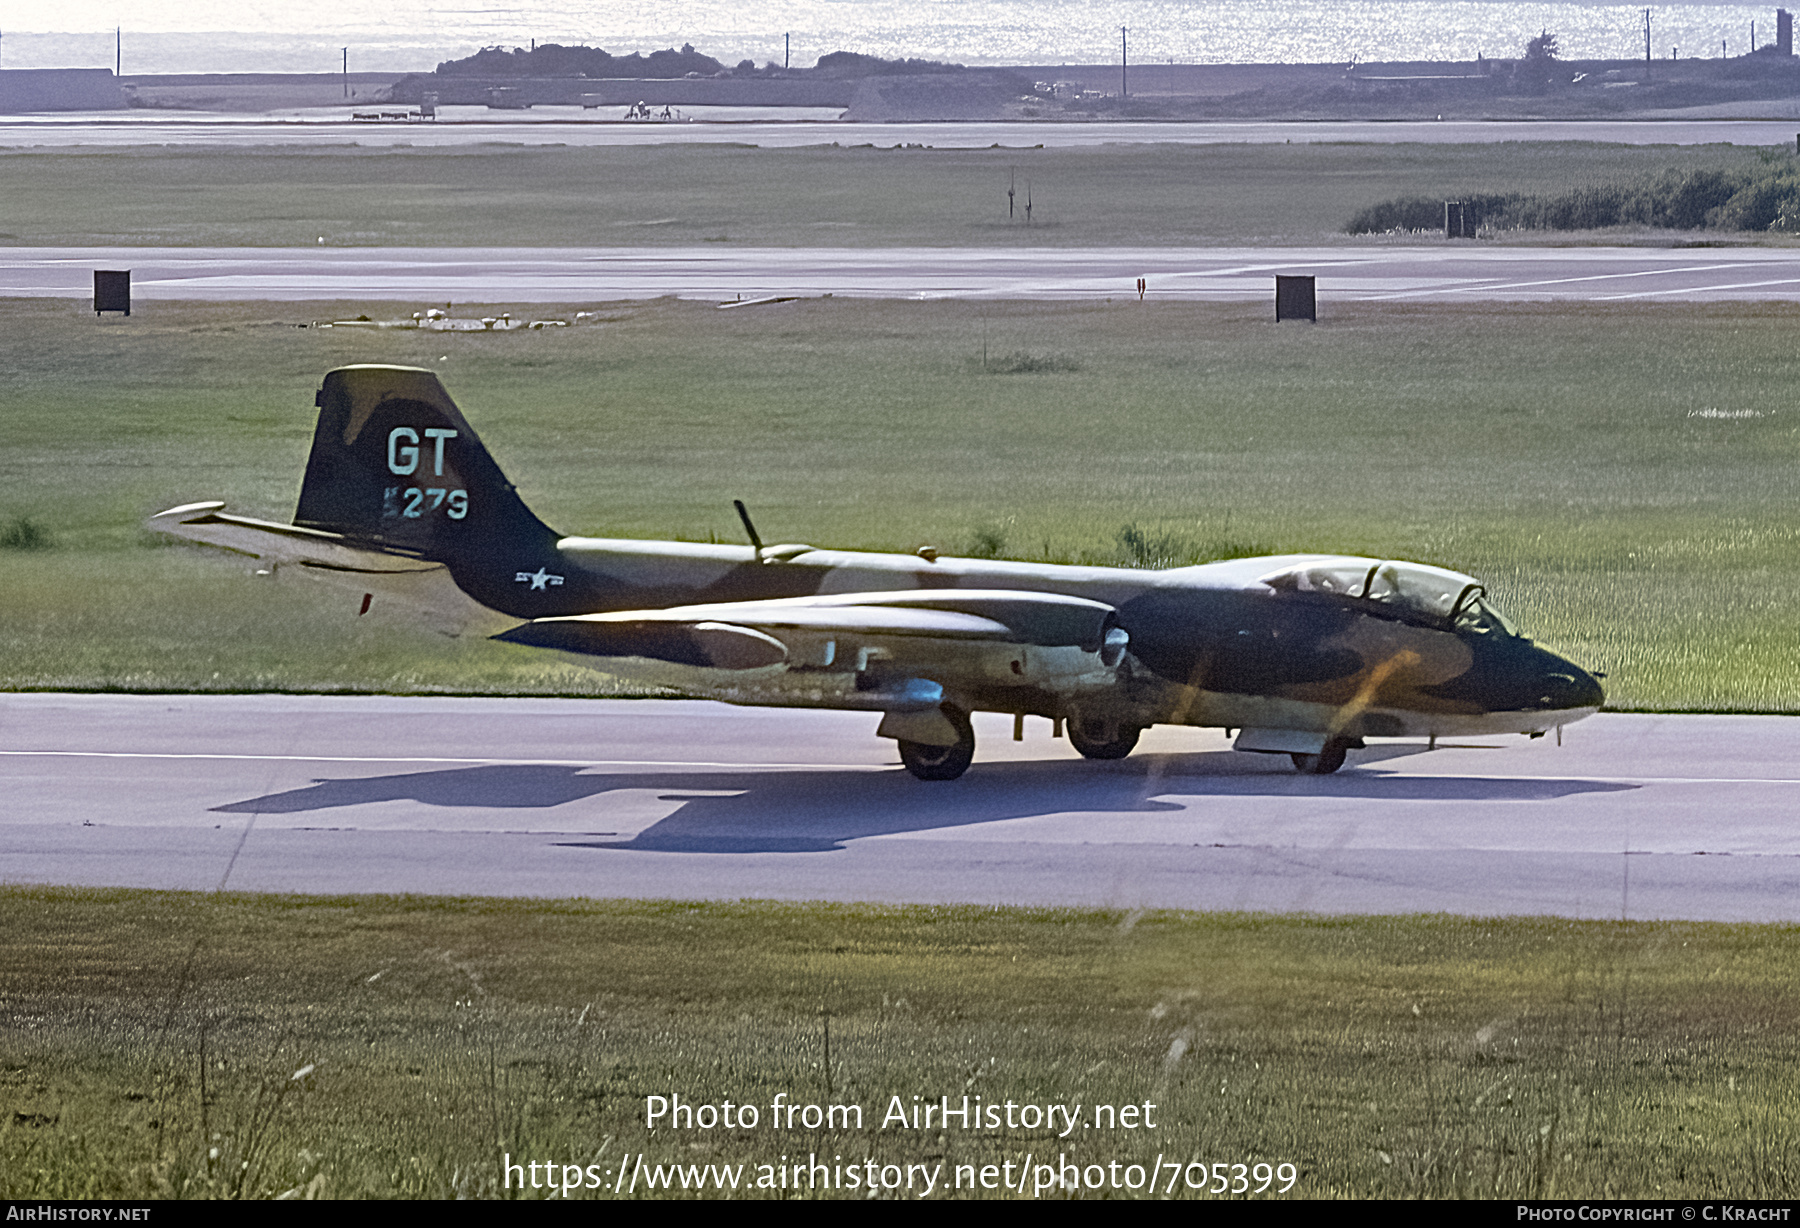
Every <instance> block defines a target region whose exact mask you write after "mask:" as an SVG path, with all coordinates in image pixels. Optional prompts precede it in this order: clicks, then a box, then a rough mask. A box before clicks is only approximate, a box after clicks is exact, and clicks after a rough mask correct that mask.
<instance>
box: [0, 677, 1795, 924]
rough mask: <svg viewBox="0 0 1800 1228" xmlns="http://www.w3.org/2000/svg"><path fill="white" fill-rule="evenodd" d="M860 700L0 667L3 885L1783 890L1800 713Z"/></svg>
mask: <svg viewBox="0 0 1800 1228" xmlns="http://www.w3.org/2000/svg"><path fill="white" fill-rule="evenodd" d="M874 724H875V721H874V718H873V717H871V716H869V715H868V714H856V713H836V712H807V711H771V710H761V709H738V708H730V707H726V706H723V705H717V704H708V703H697V702H677V701H659V700H640V701H576V700H525V699H451V698H444V699H427V698H379V697H371V698H355V697H299V696H271V695H251V696H210V697H195V696H120V695H54V694H9V695H4V696H0V798H3V799H4V800H3V801H0V881H5V882H8V883H60V884H82V885H94V886H133V887H157V888H181V889H191V890H211V889H215V888H218V887H220V886H221V885H223V886H225V887H227V888H229V889H236V890H258V891H291V892H350V893H368V892H381V893H386V892H415V893H434V894H443V893H454V894H492V895H514V896H549V897H561V896H590V897H620V896H631V897H673V898H689V899H732V898H744V897H755V898H778V899H796V900H802V899H832V900H863V901H893V902H920V903H937V902H965V903H984V904H1021V905H1052V906H1096V907H1113V908H1190V909H1245V910H1259V911H1281V912H1287V911H1310V912H1322V913H1409V912H1438V911H1446V912H1457V913H1467V914H1479V915H1508V914H1549V915H1564V916H1574V917H1596V918H1617V917H1628V918H1632V919H1643V918H1694V919H1711V920H1726V921H1788V922H1792V921H1797V920H1800V819H1796V817H1795V816H1796V815H1800V770H1796V769H1795V766H1794V764H1795V759H1794V755H1793V748H1794V742H1795V738H1796V736H1797V735H1800V721H1796V720H1795V719H1793V718H1785V717H1750V716H1643V715H1612V714H1605V715H1601V716H1598V717H1595V718H1593V719H1591V720H1588V721H1586V722H1583V723H1581V724H1578V725H1574V726H1571V727H1570V728H1569V729H1568V730H1567V731H1566V736H1565V738H1564V744H1563V745H1561V746H1558V745H1557V741H1556V739H1555V738H1554V737H1545V738H1543V739H1540V740H1536V741H1528V740H1526V739H1524V738H1519V737H1508V738H1487V739H1473V740H1470V741H1469V742H1468V743H1464V744H1459V745H1455V746H1450V745H1443V746H1440V747H1439V748H1438V749H1436V750H1432V751H1427V749H1426V748H1425V747H1424V746H1423V745H1419V744H1408V743H1398V742H1396V743H1388V744H1382V745H1376V746H1372V747H1371V748H1370V749H1368V750H1365V751H1360V752H1353V754H1352V757H1351V762H1350V764H1349V765H1348V766H1346V767H1345V768H1344V770H1343V771H1342V772H1340V773H1339V774H1337V775H1335V776H1330V777H1302V776H1297V775H1295V774H1294V773H1293V771H1292V770H1291V768H1290V767H1289V765H1288V764H1287V762H1286V760H1285V759H1280V758H1275V757H1269V756H1260V755H1246V754H1238V753H1236V752H1233V751H1231V750H1230V749H1229V748H1228V744H1227V743H1226V741H1225V739H1224V738H1223V736H1222V735H1221V734H1219V733H1218V732H1217V731H1200V730H1186V729H1157V730H1153V731H1151V732H1150V733H1148V734H1147V735H1146V736H1145V739H1144V742H1143V744H1142V747H1141V748H1140V750H1139V751H1138V752H1137V753H1136V754H1134V755H1133V756H1132V757H1131V758H1129V759H1126V760H1123V761H1121V762H1117V763H1089V762H1086V761H1083V760H1081V759H1080V758H1079V757H1077V756H1076V755H1075V754H1074V752H1073V751H1072V750H1071V749H1070V748H1069V746H1068V744H1067V743H1066V742H1064V741H1058V740H1053V739H1052V738H1051V737H1050V729H1049V723H1048V722H1046V721H1040V720H1035V719H1033V720H1030V721H1027V723H1026V725H1027V739H1026V740H1025V741H1024V742H1019V743H1015V742H1013V741H1011V740H1010V733H1011V727H1010V720H1009V719H1008V718H1005V717H978V718H977V721H976V728H977V733H978V736H979V737H980V739H981V743H980V749H979V751H978V754H977V758H976V762H975V766H974V767H973V768H972V769H971V770H970V772H969V774H968V775H967V776H965V777H964V778H963V779H962V780H960V781H956V782H952V783H947V784H925V783H922V782H919V781H916V780H914V779H913V778H912V777H910V776H908V775H907V774H906V773H905V772H904V771H903V770H902V769H901V768H900V767H899V766H898V764H897V761H896V758H895V756H894V754H893V751H892V746H891V743H888V742H885V741H881V740H879V739H877V738H875V737H874Z"/></svg>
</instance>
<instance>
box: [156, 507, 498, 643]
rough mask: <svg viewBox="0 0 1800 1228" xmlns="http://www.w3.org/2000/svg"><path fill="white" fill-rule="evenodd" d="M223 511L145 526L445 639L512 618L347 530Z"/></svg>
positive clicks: (176, 512) (184, 510)
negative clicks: (388, 610) (398, 614)
mask: <svg viewBox="0 0 1800 1228" xmlns="http://www.w3.org/2000/svg"><path fill="white" fill-rule="evenodd" d="M224 507H225V504H223V503H219V502H207V503H187V504H183V505H182V506H180V507H172V508H170V509H169V510H168V511H166V512H158V513H157V514H156V515H154V516H152V517H150V519H149V520H148V521H147V522H146V527H148V528H149V529H151V530H152V531H153V532H157V533H166V534H168V535H170V536H171V537H179V538H182V539H184V540H186V541H192V542H199V543H201V544H202V545H207V546H214V547H217V548H218V549H221V550H229V551H231V552H232V553H234V554H241V555H245V556H247V557H249V558H252V559H255V560H256V561H257V562H258V563H260V564H262V566H260V567H258V568H257V571H258V573H259V574H266V575H269V576H293V575H300V576H304V577H305V578H307V579H309V580H317V581H320V582H322V583H325V584H328V585H331V586H333V587H336V588H339V589H345V590H349V591H350V592H352V593H354V594H359V595H361V596H362V597H364V598H365V600H362V601H360V602H358V605H357V609H358V613H359V614H363V613H367V612H368V611H369V610H370V609H371V608H372V607H373V606H374V605H375V603H376V602H377V601H379V602H380V603H381V604H382V606H383V607H386V606H388V605H390V604H391V605H395V606H398V607H399V608H400V609H401V610H403V611H404V612H405V613H406V614H408V615H410V616H411V617H413V618H415V619H418V620H420V621H423V622H425V623H426V624H427V625H428V626H431V627H433V628H435V629H437V630H439V631H442V632H443V633H444V634H446V635H461V634H463V633H465V632H468V631H485V632H491V631H493V630H495V629H497V628H498V627H502V626H505V625H506V624H507V623H508V622H510V621H511V620H510V619H507V618H505V617H504V616H501V615H496V614H495V613H494V612H493V611H491V610H488V609H486V608H485V607H483V606H481V605H479V604H477V603H476V602H474V601H472V600H471V599H470V598H469V597H467V596H465V595H464V594H463V592H462V590H461V589H459V588H458V587H457V586H456V582H455V580H453V579H452V578H451V576H450V572H449V570H448V569H447V568H446V567H445V566H444V565H443V564H441V563H433V562H429V561H427V560H425V559H421V558H415V557H414V556H412V555H410V554H404V553H400V552H397V551H391V550H380V549H371V548H370V547H368V546H367V545H363V544H358V543H353V542H352V541H351V540H350V539H349V538H347V537H345V536H344V535H343V534H341V533H328V532H325V531H324V530H321V529H308V528H304V527H302V526H300V525H294V524H280V523H278V522H276V521H272V520H256V519H253V518H252V517H249V516H234V515H230V514H228V513H226V512H225V511H224V510H223V509H224Z"/></svg>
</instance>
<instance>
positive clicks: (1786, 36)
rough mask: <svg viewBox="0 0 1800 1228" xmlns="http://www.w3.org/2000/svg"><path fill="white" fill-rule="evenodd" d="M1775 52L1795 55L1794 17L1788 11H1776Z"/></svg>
mask: <svg viewBox="0 0 1800 1228" xmlns="http://www.w3.org/2000/svg"><path fill="white" fill-rule="evenodd" d="M1775 50H1776V51H1778V52H1780V53H1781V54H1782V55H1793V54H1794V17H1793V14H1791V13H1789V12H1788V11H1787V10H1786V9H1776V10H1775Z"/></svg>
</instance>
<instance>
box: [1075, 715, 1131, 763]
mask: <svg viewBox="0 0 1800 1228" xmlns="http://www.w3.org/2000/svg"><path fill="white" fill-rule="evenodd" d="M1142 732H1144V731H1143V730H1142V729H1137V728H1135V727H1133V726H1131V725H1114V724H1112V723H1110V722H1108V721H1081V720H1072V721H1070V722H1069V745H1070V746H1073V747H1074V748H1075V749H1076V750H1078V751H1080V752H1081V757H1082V758H1084V759H1123V758H1124V757H1125V756H1126V755H1129V754H1130V753H1131V750H1132V748H1133V747H1134V746H1136V745H1137V744H1138V735H1139V734H1141V733H1142Z"/></svg>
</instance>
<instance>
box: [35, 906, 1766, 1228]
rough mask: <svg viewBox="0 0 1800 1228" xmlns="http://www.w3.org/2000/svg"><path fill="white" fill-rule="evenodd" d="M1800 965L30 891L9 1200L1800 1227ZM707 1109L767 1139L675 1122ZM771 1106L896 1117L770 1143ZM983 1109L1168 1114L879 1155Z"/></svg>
mask: <svg viewBox="0 0 1800 1228" xmlns="http://www.w3.org/2000/svg"><path fill="white" fill-rule="evenodd" d="M1796 951H1800V947H1797V946H1796V944H1795V943H1794V941H1793V934H1792V932H1791V930H1790V929H1788V928H1784V927H1757V926H1727V925H1716V924H1709V925H1703V924H1672V923H1663V924H1623V923H1611V924H1608V923H1595V922H1583V923H1577V922H1569V921H1557V920H1548V919H1544V920H1538V919H1529V920H1469V919H1450V918H1441V917H1406V918H1353V919H1334V920H1323V919H1318V918H1306V917H1286V918H1270V917H1258V916H1243V915H1230V914H1220V915H1210V916H1197V915H1191V914H1175V913H1151V914H1148V915H1143V914H1137V913H1134V914H1129V915H1125V916H1121V915H1120V914H1118V913H1107V912H1053V911H1023V910H1016V909H987V908H924V907H918V908H887V907H873V906H842V905H776V904H755V903H740V904H710V905H692V904H670V903H635V902H632V903H606V902H592V901H540V902H526V901H504V900H473V899H396V898H363V899H345V898H337V899H326V898H301V897H269V896H262V897H257V896H233V895H228V896H223V897H217V896H214V897H203V896H194V895H182V894H169V893H155V892H141V891H91V890H75V889H48V888H8V889H4V890H0V985H3V986H4V991H3V1001H4V1006H5V1012H4V1018H5V1020H6V1023H5V1026H4V1028H0V1095H3V1100H0V1113H3V1115H0V1197H8V1198H29V1199H37V1198H87V1197H141V1196H158V1195H163V1196H176V1197H229V1196H243V1197H266V1196H269V1195H273V1194H277V1193H282V1192H286V1191H307V1190H310V1191H311V1192H312V1193H313V1194H316V1195H319V1196H325V1197H359V1196H372V1197H381V1196H403V1197H450V1196H453V1195H457V1194H463V1195H473V1196H496V1195H500V1196H505V1195H507V1193H508V1192H507V1191H505V1190H503V1189H501V1188H499V1186H500V1183H501V1172H500V1158H501V1156H502V1155H503V1154H510V1155H511V1156H512V1157H513V1159H514V1161H515V1162H542V1161H554V1162H556V1163H558V1164H559V1165H560V1164H563V1163H576V1164H588V1163H597V1164H598V1165H600V1167H601V1168H602V1170H604V1171H606V1172H608V1173H612V1172H616V1169H617V1165H618V1164H619V1162H620V1161H621V1159H623V1158H624V1157H626V1156H637V1155H640V1154H642V1155H645V1157H646V1162H649V1163H665V1164H666V1163H673V1162H682V1163H701V1164H706V1163H715V1164H717V1163H733V1164H736V1163H742V1164H746V1165H750V1166H753V1167H754V1166H755V1165H758V1164H764V1163H777V1162H779V1157H780V1156H782V1155H784V1154H785V1155H788V1156H793V1157H805V1156H806V1155H808V1154H809V1153H816V1154H819V1155H822V1156H824V1157H826V1158H827V1159H829V1158H830V1157H833V1156H837V1155H841V1156H842V1157H843V1158H844V1160H845V1161H846V1162H850V1163H859V1162H861V1161H862V1160H864V1159H866V1158H872V1159H875V1160H877V1161H879V1162H880V1163H884V1164H885V1163H930V1164H936V1163H943V1164H945V1165H946V1166H947V1167H946V1170H945V1171H946V1173H947V1174H948V1173H950V1172H953V1171H954V1166H956V1165H959V1164H977V1165H979V1164H988V1163H994V1164H1000V1163H1005V1162H1008V1161H1010V1162H1012V1163H1014V1164H1015V1165H1016V1164H1018V1163H1020V1162H1021V1161H1022V1160H1023V1159H1024V1157H1025V1156H1026V1155H1027V1154H1032V1155H1035V1156H1036V1157H1037V1158H1038V1160H1039V1161H1043V1160H1045V1159H1052V1162H1054V1160H1053V1157H1055V1156H1057V1155H1059V1154H1063V1155H1067V1156H1068V1157H1069V1158H1070V1159H1071V1160H1075V1161H1077V1162H1079V1163H1081V1164H1083V1165H1086V1164H1090V1163H1109V1162H1112V1161H1119V1162H1121V1163H1122V1164H1126V1163H1138V1164H1146V1165H1147V1164H1150V1163H1151V1162H1152V1161H1153V1159H1154V1157H1155V1156H1157V1155H1158V1153H1161V1154H1162V1155H1164V1156H1165V1157H1168V1158H1170V1159H1174V1160H1177V1161H1179V1162H1181V1163H1183V1164H1185V1163H1188V1162H1189V1161H1191V1160H1199V1161H1203V1162H1208V1163H1211V1162H1221V1163H1237V1162H1242V1163H1245V1164H1254V1163H1258V1162H1265V1163H1269V1164H1279V1163H1282V1162H1288V1163H1292V1164H1294V1165H1295V1166H1296V1168H1297V1170H1298V1181H1297V1183H1296V1184H1295V1186H1294V1189H1293V1193H1294V1194H1296V1195H1300V1196H1308V1197H1407V1196H1424V1197H1443V1196H1458V1195H1463V1196H1474V1197H1501V1198H1519V1197H1570V1198H1574V1197H1589V1198H1618V1197H1638V1198H1643V1197H1665V1198H1676V1197H1707V1198H1716V1197H1731V1198H1791V1197H1793V1196H1794V1195H1795V1193H1796V1190H1795V1183H1796V1178H1795V1171H1796V1170H1795V1163H1794V1162H1795V1160H1796V1158H1800V1157H1797V1156H1796V1143H1797V1142H1800V1100H1797V1098H1796V1095H1795V1083H1794V1079H1793V1063H1794V1061H1795V1059H1796V1056H1797V1055H1796V1032H1797V1024H1796V1011H1795V1005H1796V1004H1795V1001H1794V985H1795V984H1796V978H1797V977H1800V966H1797V965H1796V960H1797V958H1800V956H1797V955H1796ZM1071 987H1078V989H1077V990H1076V991H1074V992H1071ZM827 1027H829V1032H830V1048H829V1058H828V1057H827V1048H826V1031H827ZM303 1070H304V1071H307V1073H306V1074H304V1075H301V1076H300V1077H299V1078H296V1077H294V1076H295V1074H296V1072H300V1071H303ZM672 1093H675V1094H679V1095H681V1096H682V1097H683V1098H684V1099H687V1100H689V1101H690V1102H694V1103H707V1102H711V1103H714V1104H718V1103H721V1102H723V1101H724V1100H726V1099H730V1100H732V1101H733V1102H735V1103H739V1104H742V1103H750V1104H756V1105H759V1106H762V1108H761V1111H760V1115H761V1117H762V1121H761V1122H759V1126H758V1128H757V1129H752V1130H735V1131H726V1130H722V1129H716V1130H712V1131H703V1130H694V1131H687V1130H682V1131H671V1130H667V1129H662V1130H658V1131H656V1132H654V1133H652V1132H649V1131H647V1130H646V1128H645V1125H644V1113H645V1102H646V1097H648V1096H651V1095H662V1096H668V1095H670V1094H672ZM777 1093H785V1094H786V1095H787V1096H788V1097H789V1099H791V1100H796V1101H799V1102H801V1103H807V1102H814V1103H845V1104H848V1103H854V1104H860V1105H861V1106H862V1107H863V1111H864V1126H863V1128H862V1129H861V1130H856V1129H843V1128H839V1129H835V1130H834V1129H820V1130H812V1131H799V1130H796V1131H794V1132H791V1133H789V1132H777V1131H775V1130H773V1129H771V1128H770V1125H769V1113H768V1110H767V1106H768V1105H769V1104H770V1103H771V1102H772V1100H773V1099H774V1097H775V1095H776V1094H777ZM964 1094H968V1095H970V1096H972V1097H982V1098H983V1099H984V1100H986V1101H989V1102H998V1103H1003V1102H1004V1101H1006V1100H1012V1101H1015V1102H1033V1103H1045V1102H1062V1103H1069V1102H1079V1103H1081V1104H1083V1105H1087V1106H1092V1105H1095V1104H1112V1105H1124V1104H1142V1103H1143V1102H1145V1101H1149V1102H1152V1103H1154V1104H1155V1105H1156V1106H1157V1108H1156V1110H1155V1118H1156V1121H1157V1123H1158V1125H1157V1129H1155V1130H1154V1131H1152V1130H1146V1129H1139V1130H1136V1131H1127V1130H1124V1129H1117V1130H1105V1129H1101V1130H1087V1131H1081V1132H1076V1134H1075V1135H1073V1136H1072V1137H1070V1138H1068V1139H1059V1138H1056V1137H1053V1136H1052V1134H1051V1133H1050V1132H1048V1131H1045V1130H1042V1129H1039V1130H1027V1129H1014V1130H1011V1131H999V1132H994V1133H976V1132H967V1133H964V1132H961V1131H958V1130H955V1129H952V1130H950V1131H948V1132H944V1133H942V1134H940V1133H939V1132H938V1131H930V1132H924V1131H920V1132H914V1131H910V1130H909V1131H901V1130H899V1129H888V1130H881V1129H878V1128H877V1125H878V1123H879V1121H880V1120H881V1118H882V1116H883V1115H884V1113H885V1111H886V1109H887V1107H888V1106H889V1104H890V1102H891V1101H890V1098H891V1097H893V1096H896V1095H897V1096H900V1097H902V1100H903V1103H904V1104H905V1105H907V1106H910V1105H911V1103H912V1101H911V1097H912V1096H914V1095H919V1096H921V1097H924V1098H928V1099H932V1100H936V1099H937V1098H938V1097H940V1096H944V1095H950V1096H953V1097H958V1098H960V1097H961V1096H962V1095H964ZM215 1152H216V1154H215ZM1166 1179H1167V1178H1166V1176H1165V1180H1166ZM640 1192H642V1191H640ZM1178 1192H1186V1191H1185V1190H1183V1188H1182V1187H1179V1186H1178ZM601 1194H602V1195H604V1194H605V1191H601ZM542 1195H543V1191H542V1190H539V1191H537V1192H536V1194H534V1195H532V1196H542ZM511 1196H514V1197H517V1196H518V1191H517V1190H516V1189H515V1190H514V1191H512V1192H511ZM965 1196H966V1192H965ZM1090 1196H1092V1195H1090Z"/></svg>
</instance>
